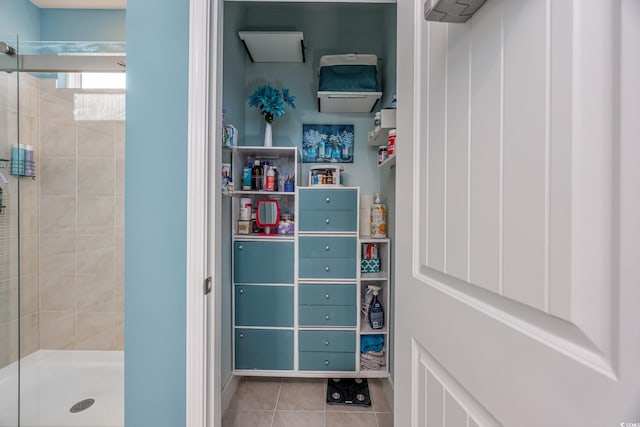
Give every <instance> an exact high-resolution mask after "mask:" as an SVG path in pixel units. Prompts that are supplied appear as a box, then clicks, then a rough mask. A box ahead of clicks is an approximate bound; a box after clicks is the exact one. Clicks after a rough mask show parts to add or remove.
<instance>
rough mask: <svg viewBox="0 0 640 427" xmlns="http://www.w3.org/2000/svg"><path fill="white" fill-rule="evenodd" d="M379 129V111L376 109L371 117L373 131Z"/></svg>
mask: <svg viewBox="0 0 640 427" xmlns="http://www.w3.org/2000/svg"><path fill="white" fill-rule="evenodd" d="M379 130H380V111H378V112H377V113H376V114H375V116H374V118H373V131H374V132H375V131H379Z"/></svg>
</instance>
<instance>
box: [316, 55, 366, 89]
mask: <svg viewBox="0 0 640 427" xmlns="http://www.w3.org/2000/svg"><path fill="white" fill-rule="evenodd" d="M377 71H378V58H377V57H376V55H357V54H347V55H325V56H322V57H321V58H320V72H319V77H320V83H319V89H318V91H320V92H323V91H329V92H377V91H378V75H377Z"/></svg>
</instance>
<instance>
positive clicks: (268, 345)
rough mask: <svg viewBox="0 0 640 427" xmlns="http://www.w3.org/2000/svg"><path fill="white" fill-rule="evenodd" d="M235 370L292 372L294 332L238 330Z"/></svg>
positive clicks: (236, 332)
mask: <svg viewBox="0 0 640 427" xmlns="http://www.w3.org/2000/svg"><path fill="white" fill-rule="evenodd" d="M235 369H259V370H267V371H268V370H292V369H293V330H283V329H243V328H236V331H235Z"/></svg>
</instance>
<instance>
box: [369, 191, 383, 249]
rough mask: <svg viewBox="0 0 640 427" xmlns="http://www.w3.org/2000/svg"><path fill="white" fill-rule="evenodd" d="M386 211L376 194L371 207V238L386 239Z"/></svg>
mask: <svg viewBox="0 0 640 427" xmlns="http://www.w3.org/2000/svg"><path fill="white" fill-rule="evenodd" d="M386 211H387V210H386V208H385V206H384V205H383V204H382V202H381V201H380V195H378V194H376V198H375V201H374V203H373V205H371V237H373V238H378V239H384V238H385V237H387V224H386V219H385V218H386V214H387V212H386Z"/></svg>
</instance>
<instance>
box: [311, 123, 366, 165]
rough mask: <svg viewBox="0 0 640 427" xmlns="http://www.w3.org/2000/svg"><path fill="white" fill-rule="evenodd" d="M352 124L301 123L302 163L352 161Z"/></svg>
mask: <svg viewBox="0 0 640 427" xmlns="http://www.w3.org/2000/svg"><path fill="white" fill-rule="evenodd" d="M353 142H354V134H353V125H304V124H303V125H302V162H303V163H353Z"/></svg>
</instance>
